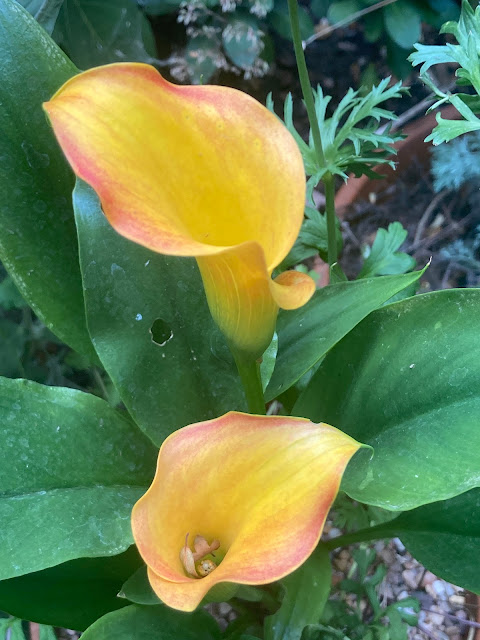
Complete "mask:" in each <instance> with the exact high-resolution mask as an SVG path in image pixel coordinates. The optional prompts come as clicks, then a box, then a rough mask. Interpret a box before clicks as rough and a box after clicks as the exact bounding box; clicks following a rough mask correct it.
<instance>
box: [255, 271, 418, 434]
mask: <svg viewBox="0 0 480 640" xmlns="http://www.w3.org/2000/svg"><path fill="white" fill-rule="evenodd" d="M422 273H423V272H422V271H417V272H415V273H408V274H406V275H398V276H384V277H383V278H373V279H362V280H357V281H355V282H340V283H338V284H332V285H329V286H328V287H323V288H322V289H320V290H318V291H316V292H315V294H314V296H313V298H312V299H311V300H310V302H308V303H307V304H306V305H305V306H303V307H301V308H300V309H297V310H295V311H289V312H288V313H286V312H280V314H279V317H278V322H277V333H278V355H277V361H276V365H275V369H274V370H273V375H272V379H271V380H270V384H269V385H268V387H267V390H266V392H265V394H266V398H267V400H273V398H275V397H276V396H277V395H278V394H279V393H282V392H284V391H286V390H287V389H288V388H289V387H291V386H292V385H293V384H295V382H297V380H299V379H300V378H301V377H302V376H303V375H304V374H305V373H306V372H307V371H308V370H309V369H311V368H312V367H313V366H315V364H317V363H318V362H319V361H320V360H321V359H322V358H323V357H324V356H325V354H326V353H327V352H328V351H329V350H330V349H331V348H332V347H333V346H334V345H335V344H336V343H337V342H338V341H339V340H341V339H342V338H343V337H344V336H345V335H347V334H348V332H349V331H351V330H352V329H353V327H355V326H356V325H357V324H358V323H359V322H360V321H361V320H363V318H365V316H367V315H368V314H369V313H370V312H371V311H373V310H374V309H376V308H378V307H379V306H380V305H382V304H383V303H384V302H386V301H387V300H388V299H389V298H391V297H392V296H393V295H395V294H396V293H398V292H399V291H401V290H402V289H404V288H405V287H408V286H409V285H410V284H412V283H413V282H415V281H416V280H417V279H418V278H419V277H420V276H421V275H422ZM332 424H335V423H332Z"/></svg>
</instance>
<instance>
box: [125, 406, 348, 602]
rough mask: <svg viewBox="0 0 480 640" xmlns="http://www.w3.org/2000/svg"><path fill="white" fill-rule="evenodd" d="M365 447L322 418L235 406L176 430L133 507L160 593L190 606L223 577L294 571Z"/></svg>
mask: <svg viewBox="0 0 480 640" xmlns="http://www.w3.org/2000/svg"><path fill="white" fill-rule="evenodd" d="M360 446H361V445H360V444H359V443H358V442H356V441H355V440H353V439H352V438H350V437H349V436H347V435H346V434H344V433H342V432H341V431H338V430H337V429H335V428H334V427H330V426H328V425H326V424H314V423H312V422H310V421H309V420H305V419H303V418H288V417H278V416H253V415H248V414H243V413H237V412H231V413H227V414H226V415H224V416H222V417H220V418H217V419H215V420H210V421H208V422H200V423H197V424H193V425H190V426H188V427H184V428H183V429H180V430H179V431H176V432H174V433H173V434H172V435H171V436H169V437H168V438H167V439H166V440H165V442H164V443H163V445H162V447H161V449H160V453H159V456H158V465H157V472H156V475H155V478H154V480H153V482H152V485H151V487H150V488H149V490H148V491H147V493H146V494H145V495H144V496H143V497H142V498H140V500H139V501H138V502H137V503H136V505H135V506H134V509H133V513H132V528H133V535H134V538H135V542H136V543H137V546H138V549H139V551H140V554H141V555H142V557H143V559H144V560H145V562H146V564H147V566H148V576H149V580H150V584H151V586H152V588H153V590H154V591H155V593H156V594H157V595H158V597H159V598H160V599H161V600H162V601H163V602H164V603H165V604H167V605H169V606H171V607H174V608H176V609H180V610H182V611H193V610H194V609H195V608H196V607H197V606H198V604H199V603H200V602H201V600H202V599H203V597H204V596H205V595H206V594H207V592H208V591H209V590H210V589H211V588H212V587H213V586H215V585H217V584H219V583H237V584H249V585H257V584H265V583H269V582H273V581H275V580H278V579H280V578H282V577H284V576H285V575H287V574H288V573H290V572H292V571H294V570H295V569H296V568H297V567H298V566H300V565H301V564H302V563H303V562H304V561H305V560H306V559H307V557H308V556H309V555H310V554H311V553H312V551H313V550H314V548H315V546H316V545H317V543H318V541H319V538H320V534H321V532H322V529H323V525H324V523H325V518H326V516H327V513H328V511H329V509H330V507H331V505H332V502H333V500H334V499H335V496H336V494H337V492H338V488H339V485H340V480H341V478H342V474H343V472H344V470H345V467H346V465H347V463H348V461H349V460H350V458H351V457H352V456H353V454H354V453H355V452H356V451H357V449H358V448H359V447H360Z"/></svg>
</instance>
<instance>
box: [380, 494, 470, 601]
mask: <svg viewBox="0 0 480 640" xmlns="http://www.w3.org/2000/svg"><path fill="white" fill-rule="evenodd" d="M389 524H391V526H392V528H395V529H396V531H398V533H397V535H398V536H399V537H400V538H401V540H402V542H403V543H404V545H405V546H406V547H407V549H408V550H409V551H410V553H411V554H412V555H413V556H414V557H415V558H416V559H417V560H418V561H419V562H421V563H422V564H423V565H424V566H425V567H427V569H429V570H430V571H432V572H433V573H434V574H435V575H437V576H440V577H441V578H443V579H444V580H448V581H449V582H452V583H453V584H458V585H460V586H461V587H463V588H464V589H469V590H470V591H474V592H475V593H479V594H480V574H479V572H478V563H477V558H478V557H479V555H480V489H472V490H471V491H468V492H466V493H463V494H462V495H460V496H456V497H455V498H451V499H450V500H443V501H441V502H434V503H433V504H428V505H426V506H423V507H420V508H418V509H415V510H413V511H406V512H405V513H403V514H402V515H400V516H399V517H398V518H396V519H395V520H392V521H391V522H390V523H389Z"/></svg>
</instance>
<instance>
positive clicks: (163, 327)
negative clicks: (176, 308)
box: [150, 318, 173, 347]
mask: <svg viewBox="0 0 480 640" xmlns="http://www.w3.org/2000/svg"><path fill="white" fill-rule="evenodd" d="M150 334H151V336H152V342H154V343H155V344H158V345H159V346H160V347H163V346H165V345H166V344H167V342H168V341H169V340H171V339H172V338H173V331H172V329H171V328H170V325H169V324H167V323H166V322H165V320H162V318H157V319H156V320H155V321H154V323H153V324H152V326H151V328H150Z"/></svg>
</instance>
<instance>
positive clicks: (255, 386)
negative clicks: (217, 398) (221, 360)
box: [232, 351, 266, 416]
mask: <svg viewBox="0 0 480 640" xmlns="http://www.w3.org/2000/svg"><path fill="white" fill-rule="evenodd" d="M232 353H233V357H234V358H235V363H236V365H237V369H238V373H239V375H240V380H241V381H242V385H243V390H244V392H245V398H246V399H247V405H248V411H249V412H250V413H255V414H258V415H262V416H264V415H265V413H266V412H265V398H264V397H263V387H262V379H261V377H260V365H259V363H258V362H257V361H256V360H248V359H246V358H245V357H242V356H241V355H240V354H237V353H235V351H232Z"/></svg>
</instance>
